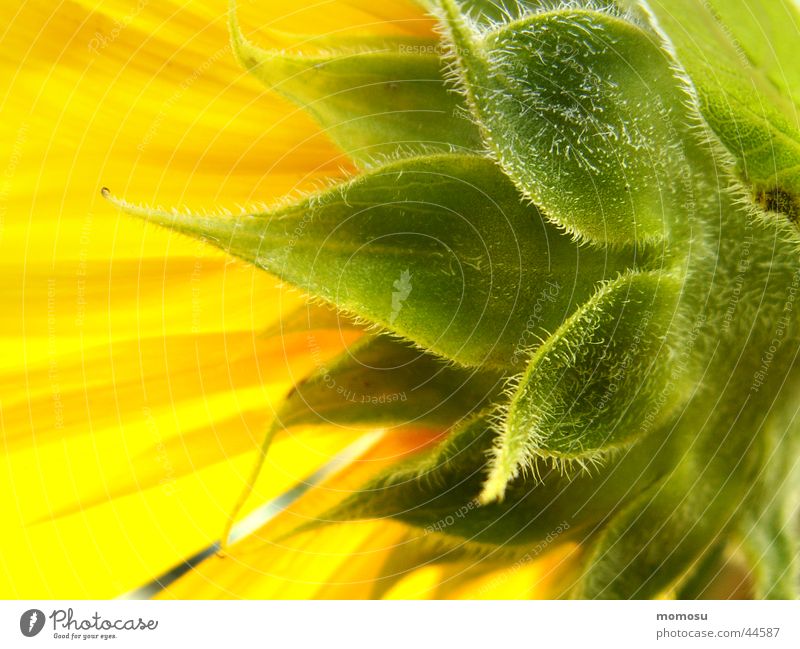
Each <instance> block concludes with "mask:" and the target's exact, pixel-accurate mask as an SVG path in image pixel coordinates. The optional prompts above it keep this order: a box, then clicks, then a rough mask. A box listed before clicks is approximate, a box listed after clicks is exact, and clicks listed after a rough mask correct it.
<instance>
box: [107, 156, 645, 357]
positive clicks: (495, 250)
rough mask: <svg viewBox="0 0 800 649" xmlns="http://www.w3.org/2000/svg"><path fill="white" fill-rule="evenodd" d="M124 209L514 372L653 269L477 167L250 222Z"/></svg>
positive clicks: (403, 171)
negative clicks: (572, 322) (570, 230)
mask: <svg viewBox="0 0 800 649" xmlns="http://www.w3.org/2000/svg"><path fill="white" fill-rule="evenodd" d="M106 194H107V192H106ZM117 204H118V205H120V206H121V207H122V208H123V209H125V210H126V211H128V212H129V213H131V214H134V215H136V216H139V217H141V218H143V219H145V220H147V221H150V222H153V223H157V224H159V225H162V226H165V227H168V228H171V229H173V230H176V231H179V232H182V233H184V234H187V235H190V236H193V237H196V238H199V239H202V240H204V241H206V242H208V243H210V244H212V245H215V246H217V247H219V248H222V249H223V250H226V251H227V252H229V253H230V254H231V255H234V256H236V257H239V258H241V259H244V260H246V261H248V262H250V263H254V264H256V265H257V266H260V267H261V268H263V269H265V270H268V271H270V272H272V273H274V274H275V275H277V276H279V277H280V278H281V279H283V280H285V281H287V282H289V283H291V284H293V285H294V286H297V287H299V288H301V289H303V290H304V291H306V292H308V293H309V294H311V295H314V296H316V297H318V298H322V299H323V300H325V301H327V302H329V303H332V304H334V305H336V306H337V307H339V308H340V309H342V310H344V311H345V312H347V313H350V314H354V315H357V316H359V317H361V318H364V319H366V320H369V321H370V322H373V323H377V324H379V325H380V326H382V327H384V328H386V329H388V330H391V331H393V332H395V333H397V334H399V335H400V336H402V337H404V338H407V339H409V340H412V341H414V342H416V343H417V344H419V345H421V346H423V347H424V348H425V349H428V350H431V351H432V352H434V353H436V354H439V355H441V356H444V357H446V358H449V359H452V360H454V361H457V362H458V363H461V364H463V365H470V366H483V365H485V366H492V367H496V368H501V369H510V370H513V371H520V370H521V369H522V367H523V365H522V363H523V362H524V361H525V360H526V359H527V355H528V350H529V349H530V348H532V347H534V346H535V345H536V344H537V343H538V342H539V340H540V339H541V338H543V337H544V336H545V335H546V334H547V332H549V331H553V330H555V329H556V328H557V327H558V325H559V324H560V323H561V322H562V321H563V320H564V318H565V317H567V316H568V315H569V314H570V313H571V312H572V311H574V309H575V308H577V306H578V305H580V304H581V303H582V302H584V301H585V300H586V299H588V298H589V297H590V296H591V295H592V294H593V293H594V291H595V288H596V286H597V285H598V282H600V281H601V280H603V279H605V278H608V277H612V276H614V275H616V274H617V273H618V272H620V271H621V270H623V269H625V268H628V267H633V266H636V265H637V264H638V263H639V262H640V259H641V257H642V254H641V252H640V251H637V250H636V249H632V248H625V249H623V248H621V249H617V250H611V251H606V250H601V249H597V248H579V247H578V246H576V245H575V244H574V243H573V242H572V241H571V240H570V239H569V238H568V237H565V236H564V235H563V234H562V233H561V232H559V231H558V229H557V228H555V227H553V226H552V225H550V224H549V223H548V222H547V221H546V220H545V219H543V217H542V216H541V215H540V214H539V212H538V211H537V210H536V209H535V208H534V207H532V206H529V205H524V204H523V203H522V202H521V201H520V198H519V195H518V192H517V190H516V189H515V187H514V186H513V185H512V184H511V183H510V182H509V181H508V179H507V178H506V177H505V175H504V174H503V173H502V172H501V171H500V170H499V169H498V168H497V166H496V165H495V164H494V163H493V162H491V161H490V160H488V159H486V158H481V157H478V156H463V155H454V154H450V155H440V156H429V157H424V158H409V159H406V160H402V161H398V162H394V163H392V164H389V165H386V166H385V167H382V168H379V169H375V170H372V171H370V172H367V173H365V174H363V175H361V176H359V177H357V178H355V179H353V180H352V181H350V182H346V183H343V184H341V185H338V186H336V187H333V188H331V189H329V190H327V191H324V192H321V193H319V194H315V195H312V196H310V197H308V198H305V199H303V200H301V201H299V202H297V203H294V204H290V205H285V206H282V207H277V208H275V209H273V210H270V211H268V212H264V213H259V214H252V215H245V216H229V217H212V216H195V215H187V214H182V213H177V212H166V211H159V210H151V209H146V208H137V207H133V206H131V205H129V204H126V203H124V202H123V201H117Z"/></svg>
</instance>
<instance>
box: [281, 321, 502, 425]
mask: <svg viewBox="0 0 800 649" xmlns="http://www.w3.org/2000/svg"><path fill="white" fill-rule="evenodd" d="M502 387H503V381H502V377H501V376H500V375H498V374H497V373H496V372H491V371H484V370H476V369H467V368H461V367H456V366H454V365H452V364H447V363H445V362H444V361H442V360H441V359H439V358H437V357H435V356H432V355H431V354H427V353H425V352H424V351H421V350H419V349H415V348H414V347H413V346H411V345H409V344H408V343H405V342H402V341H398V340H394V339H392V338H390V337H388V336H368V337H366V338H365V339H362V340H359V341H358V342H357V343H355V344H354V345H353V346H352V347H351V348H350V349H349V350H347V351H346V352H344V353H343V354H341V355H340V356H339V357H338V358H336V359H334V360H333V361H331V363H330V364H329V366H321V367H319V368H318V370H317V371H316V372H315V373H314V374H313V375H311V376H310V377H308V378H306V379H304V380H302V381H300V382H299V383H298V384H297V385H295V387H294V388H293V390H292V391H291V393H290V394H289V395H288V396H287V398H286V400H285V401H284V402H283V404H281V406H280V408H279V409H278V411H277V413H276V418H277V419H278V420H279V422H280V425H281V426H283V427H290V426H299V425H314V424H330V425H335V426H357V427H363V426H369V427H375V426H397V427H402V426H412V427H424V428H447V427H448V426H450V425H451V424H453V423H454V422H456V421H458V420H459V419H461V418H462V417H465V416H467V415H469V414H470V413H472V412H474V411H476V410H479V409H481V408H482V407H484V406H485V405H486V404H487V403H489V402H493V401H494V400H496V399H498V398H499V397H500V394H501V392H502Z"/></svg>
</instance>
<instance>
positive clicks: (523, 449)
mask: <svg viewBox="0 0 800 649" xmlns="http://www.w3.org/2000/svg"><path fill="white" fill-rule="evenodd" d="M679 293H680V282H678V281H676V280H674V279H672V278H671V277H670V276H669V275H665V274H660V273H643V274H631V275H625V276H623V277H621V278H619V279H618V280H616V281H613V282H610V283H609V284H607V285H606V286H604V287H603V289H602V290H601V291H599V292H598V293H597V294H596V295H595V296H594V297H593V298H592V299H591V300H590V301H589V302H587V303H586V304H585V305H584V306H582V307H581V308H580V309H579V310H578V311H577V312H576V313H575V314H573V315H572V316H571V317H570V318H569V320H567V321H566V322H565V323H564V325H563V326H562V327H561V328H560V329H559V330H558V331H557V332H556V333H555V334H554V335H553V336H551V337H550V338H549V339H548V340H547V341H546V342H545V343H544V344H543V345H542V346H541V347H539V348H538V349H537V350H536V353H535V354H534V355H533V358H532V360H531V363H530V365H529V366H528V369H527V370H526V372H525V374H524V375H523V376H522V379H521V381H520V384H519V386H518V388H517V390H516V392H515V394H514V396H513V397H512V399H511V403H510V405H509V408H508V413H507V415H506V417H505V421H504V427H503V430H502V433H501V434H500V436H499V437H498V442H497V445H496V448H495V450H494V453H493V457H492V462H491V469H490V472H489V477H488V479H487V481H486V485H485V487H484V490H483V493H482V494H481V500H482V501H483V502H491V501H494V500H498V499H502V498H503V496H504V494H505V490H506V488H507V485H508V483H509V482H510V481H512V480H513V479H515V478H516V477H517V476H518V475H519V474H520V473H521V472H524V471H529V470H534V469H535V464H536V458H543V457H544V458H554V459H555V460H557V461H558V462H561V463H563V462H569V461H572V460H575V461H578V462H579V463H583V462H585V461H587V460H593V459H597V458H599V457H601V456H602V455H603V454H607V453H608V451H610V450H612V449H617V448H619V447H622V446H626V445H629V444H631V443H632V442H634V441H636V440H637V439H639V438H640V437H641V436H643V435H644V434H646V432H647V431H649V430H650V429H652V427H653V425H654V424H655V423H657V422H658V421H659V419H660V418H661V417H663V416H664V414H665V413H666V412H669V411H670V409H671V408H672V406H674V403H675V401H676V399H677V398H678V396H679V395H680V394H681V391H680V390H678V389H676V386H675V385H672V384H671V382H672V379H673V378H674V377H673V376H672V375H673V374H674V371H673V368H672V365H671V363H670V356H672V355H673V350H672V347H673V345H674V340H673V341H668V340H667V335H668V331H669V328H670V325H671V322H672V320H673V318H675V316H676V312H677V311H676V307H677V301H678V296H679ZM645 422H649V424H648V425H647V426H645V425H644V424H645Z"/></svg>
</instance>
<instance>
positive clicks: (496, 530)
mask: <svg viewBox="0 0 800 649" xmlns="http://www.w3.org/2000/svg"><path fill="white" fill-rule="evenodd" d="M496 425H497V418H496V413H495V412H494V411H491V410H490V411H487V412H484V413H481V414H478V415H475V416H472V417H470V418H467V419H465V420H464V421H463V422H461V423H460V424H458V425H456V426H454V427H453V429H452V430H451V431H450V432H449V433H448V436H447V437H446V438H445V440H444V441H443V442H441V443H440V444H439V445H438V446H436V447H435V448H433V449H431V450H429V451H427V452H424V453H423V454H421V455H419V456H416V457H413V458H411V459H409V460H405V461H404V462H402V463H399V464H398V465H396V466H394V467H392V468H390V469H387V470H385V471H384V472H383V473H382V474H381V475H379V476H377V477H376V478H374V479H373V480H371V481H370V482H368V483H367V484H365V485H363V487H361V488H360V489H359V490H358V491H357V492H355V493H354V494H352V495H351V496H349V497H348V498H347V499H346V500H345V501H344V502H342V503H341V504H340V505H338V506H337V507H335V508H334V509H333V510H331V511H328V512H326V513H325V514H324V515H322V516H320V517H319V519H320V522H318V523H315V524H328V523H334V522H345V521H353V520H362V519H373V518H374V519H383V518H393V519H396V520H400V521H403V522H405V523H408V524H410V525H413V526H414V527H416V528H418V529H421V530H423V533H424V534H445V535H448V536H451V537H455V538H458V539H462V540H464V541H468V542H469V543H471V544H476V545H478V546H482V547H492V548H504V549H510V550H514V549H516V548H520V547H523V548H524V547H528V548H530V547H536V546H538V545H539V544H541V543H542V542H546V543H547V544H548V547H549V546H550V544H551V543H552V544H556V543H560V542H563V541H567V540H578V541H580V540H583V539H585V538H588V537H591V535H592V534H593V533H594V532H595V531H596V529H598V528H599V527H600V526H602V524H603V523H604V521H606V520H608V519H609V517H611V516H612V515H613V513H614V512H615V511H617V510H619V509H620V508H621V507H623V506H624V505H625V503H627V502H628V501H629V500H630V499H631V498H632V497H635V496H636V495H638V494H639V493H640V492H641V491H642V490H643V489H646V488H647V486H648V485H650V484H652V483H653V482H654V481H655V480H657V479H659V477H660V476H661V475H663V474H664V473H665V471H667V470H668V469H669V466H670V462H671V457H673V455H674V453H675V451H676V449H675V448H674V447H673V446H672V444H671V443H670V442H666V443H665V442H664V441H663V440H656V439H655V436H653V437H651V438H649V440H652V442H651V441H647V443H644V444H640V445H637V446H635V447H632V448H631V449H628V450H626V451H623V452H621V453H620V454H618V455H617V456H615V457H612V458H610V459H609V461H608V463H607V465H606V468H605V470H604V472H603V473H602V474H600V473H597V472H588V471H583V472H576V473H572V474H568V473H564V472H561V471H559V470H557V469H556V468H554V467H552V466H551V465H546V464H544V463H542V465H541V466H540V468H539V475H538V477H537V479H535V480H528V481H523V480H518V481H516V482H515V483H513V484H511V485H509V488H508V492H507V494H506V498H505V499H504V500H503V501H502V502H493V503H488V504H480V503H479V502H478V496H479V494H480V492H481V488H482V485H483V482H484V479H485V474H486V468H487V455H488V452H489V450H490V449H491V447H492V444H493V442H494V437H495V435H496V434H497V431H496ZM643 467H646V468H645V469H644V470H643Z"/></svg>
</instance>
